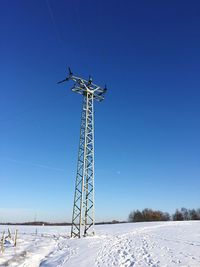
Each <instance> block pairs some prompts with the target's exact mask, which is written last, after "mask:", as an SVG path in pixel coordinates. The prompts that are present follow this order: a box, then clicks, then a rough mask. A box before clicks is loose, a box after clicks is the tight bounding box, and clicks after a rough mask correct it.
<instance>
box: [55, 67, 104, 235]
mask: <svg viewBox="0 0 200 267" xmlns="http://www.w3.org/2000/svg"><path fill="white" fill-rule="evenodd" d="M69 80H72V81H74V82H75V83H74V86H73V87H72V89H71V90H72V91H73V92H76V93H78V94H81V95H82V96H83V106H82V115H81V128H80V141H79V151H78V164H77V174H76V183H75V194H74V205H73V213H72V226H71V237H79V238H80V237H81V236H82V235H84V236H87V235H89V234H94V100H97V101H99V102H101V101H102V100H103V99H104V95H105V93H106V91H107V88H106V86H105V88H101V87H100V86H98V85H95V84H94V83H92V78H91V77H89V80H85V79H82V78H80V77H76V76H74V75H73V73H72V72H71V70H70V68H69V76H68V77H67V78H66V79H64V80H62V81H60V82H58V83H62V82H65V81H69Z"/></svg>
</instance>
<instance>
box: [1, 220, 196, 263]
mask: <svg viewBox="0 0 200 267" xmlns="http://www.w3.org/2000/svg"><path fill="white" fill-rule="evenodd" d="M7 228H8V227H7V226H0V233H1V234H2V232H3V231H4V230H5V231H7ZM9 228H10V229H11V230H12V232H14V230H15V229H16V227H14V226H12V227H10V226H9ZM17 229H18V236H19V237H18V243H17V247H16V248H14V247H13V244H12V242H7V243H6V244H5V251H4V253H0V266H17V267H22V266H23V267H36V266H37V267H38V266H39V267H53V266H57V267H64V266H67V267H83V266H85V267H110V266H117V267H122V266H123V267H128V266H134V267H137V266H142V267H145V266H151V267H158V266H169V267H173V266H184V267H185V266H195V267H200V222H199V221H188V222H152V223H127V224H115V225H98V226H95V232H96V235H95V236H93V237H87V238H82V239H71V238H69V235H70V227H63V226H62V227H52V226H39V227H38V226H37V227H36V226H17Z"/></svg>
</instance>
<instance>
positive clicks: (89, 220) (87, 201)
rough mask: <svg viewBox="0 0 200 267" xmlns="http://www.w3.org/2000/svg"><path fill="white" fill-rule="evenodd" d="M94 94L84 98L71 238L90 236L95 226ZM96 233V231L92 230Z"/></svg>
mask: <svg viewBox="0 0 200 267" xmlns="http://www.w3.org/2000/svg"><path fill="white" fill-rule="evenodd" d="M93 109H94V108H93V94H91V93H88V92H87V93H86V94H85V95H84V96H83V108H82V116H81V129H80V142H79V152H78V164H77V175H76V184H75V194H74V206H73V213H72V227H71V237H79V238H80V237H81V235H82V234H83V233H82V229H84V235H88V232H89V229H92V228H93V226H94V110H93ZM92 233H94V229H92Z"/></svg>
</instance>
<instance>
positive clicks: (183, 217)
mask: <svg viewBox="0 0 200 267" xmlns="http://www.w3.org/2000/svg"><path fill="white" fill-rule="evenodd" d="M170 220H172V221H187V220H200V209H196V210H195V209H186V208H181V209H180V210H179V209H176V211H175V213H173V214H169V213H168V212H162V211H160V210H152V209H143V210H142V211H140V210H134V211H132V212H131V213H130V214H129V217H128V221H129V222H151V221H170Z"/></svg>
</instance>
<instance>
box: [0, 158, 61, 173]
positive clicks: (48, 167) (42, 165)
mask: <svg viewBox="0 0 200 267" xmlns="http://www.w3.org/2000/svg"><path fill="white" fill-rule="evenodd" d="M3 160H6V161H9V162H14V163H19V164H25V165H29V166H33V167H39V168H45V169H50V170H54V171H60V172H63V171H65V170H64V169H61V168H54V167H50V166H48V165H44V164H39V163H33V162H28V161H24V160H17V159H12V158H4V159H3Z"/></svg>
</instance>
